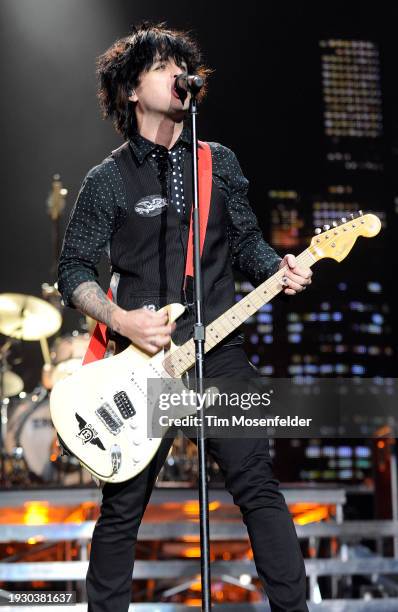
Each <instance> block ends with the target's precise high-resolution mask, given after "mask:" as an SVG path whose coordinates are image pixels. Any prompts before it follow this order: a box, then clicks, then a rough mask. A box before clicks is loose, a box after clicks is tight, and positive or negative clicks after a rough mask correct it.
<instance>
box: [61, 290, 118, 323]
mask: <svg viewBox="0 0 398 612" xmlns="http://www.w3.org/2000/svg"><path fill="white" fill-rule="evenodd" d="M72 302H73V304H74V305H75V306H76V308H78V309H79V310H81V311H82V312H83V313H84V314H86V315H88V316H89V317H92V318H93V319H96V320H97V321H101V323H105V325H107V326H108V327H110V326H111V315H112V312H113V311H114V310H116V309H117V306H116V304H114V303H113V302H111V301H110V299H109V298H108V297H107V295H106V294H105V293H104V291H103V290H102V289H101V287H100V286H99V285H98V283H96V282H95V281H86V282H84V283H81V284H80V285H79V286H78V287H76V289H75V290H74V292H73V294H72Z"/></svg>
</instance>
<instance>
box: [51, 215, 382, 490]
mask: <svg viewBox="0 0 398 612" xmlns="http://www.w3.org/2000/svg"><path fill="white" fill-rule="evenodd" d="M352 217H353V215H352ZM380 227H381V223H380V220H379V218H378V217H377V216H375V215H373V214H366V215H362V212H360V213H359V216H358V217H357V218H355V219H354V218H352V219H351V220H349V221H347V220H346V219H344V218H343V219H342V224H340V225H337V224H336V223H335V224H334V225H333V226H332V227H329V226H324V230H325V231H323V232H320V231H318V233H316V235H315V237H314V238H313V239H312V240H311V244H310V246H309V247H308V248H307V249H306V250H305V251H303V252H302V253H301V254H300V255H298V257H297V263H298V265H301V266H304V267H310V266H312V265H313V264H314V263H315V262H317V261H318V260H320V259H323V258H327V257H329V258H332V259H334V260H336V261H338V262H340V261H342V260H343V259H344V258H345V257H346V256H347V255H348V253H349V252H350V250H351V249H352V247H353V245H354V243H355V241H356V239H357V238H358V236H364V237H366V238H370V237H373V236H376V234H378V232H379V231H380ZM284 273H285V271H284V270H283V269H282V270H278V272H276V273H275V274H274V275H273V276H271V277H270V278H268V279H267V280H266V281H265V282H263V283H262V284H261V285H259V286H258V287H257V288H256V289H254V290H253V291H251V293H249V294H248V295H247V296H245V297H244V298H242V299H241V300H240V301H239V302H237V303H236V304H234V306H232V307H231V308H229V310H227V311H226V312H225V313H224V314H223V315H221V316H219V317H218V318H217V319H216V320H215V321H213V322H212V323H210V324H209V325H207V327H206V330H205V333H206V335H205V352H207V351H210V350H211V349H212V348H214V347H215V346H216V345H217V344H218V343H219V342H221V341H222V340H223V339H224V338H225V337H226V336H228V335H229V334H230V333H231V332H232V331H234V330H235V329H236V328H237V327H239V326H240V325H241V324H242V323H243V322H244V321H246V319H248V318H249V317H250V316H252V315H253V314H255V313H256V312H257V311H258V310H259V309H260V308H261V307H262V306H264V304H266V303H267V302H269V301H270V300H272V298H273V297H275V296H276V295H277V294H278V293H280V291H282V289H283V286H282V283H281V280H282V277H283V275H284ZM164 310H167V311H168V314H169V321H170V322H172V321H175V320H176V319H177V318H178V317H179V316H180V315H181V314H182V312H183V311H184V307H183V306H182V305H181V304H170V305H168V306H165V307H164ZM194 363H195V346H194V341H193V340H192V339H191V340H188V341H187V342H185V344H183V345H181V346H176V345H174V344H173V343H171V346H170V349H169V350H168V351H165V350H163V349H162V350H160V351H159V352H158V353H157V354H156V355H154V356H153V355H149V354H147V353H145V352H143V351H142V350H140V349H138V348H137V347H135V346H134V345H131V346H129V347H128V348H127V349H126V350H124V351H123V352H121V353H119V354H118V355H115V356H113V357H109V358H107V359H103V360H100V361H96V362H94V363H90V364H87V365H85V366H82V367H81V368H80V369H79V370H77V371H76V372H75V373H74V374H72V375H71V376H69V377H68V378H65V379H63V380H61V381H59V382H58V383H57V384H56V385H55V386H54V389H53V391H52V393H51V397H50V410H51V418H52V420H53V423H54V427H55V429H56V430H57V432H58V435H59V437H60V439H61V441H62V443H63V445H64V446H65V448H66V449H67V450H68V451H69V452H71V453H72V454H73V455H75V457H76V458H77V459H78V460H79V462H80V463H81V464H82V465H83V466H84V467H85V468H86V469H87V470H89V471H90V472H91V473H92V474H93V476H95V477H96V478H98V479H99V480H101V481H106V482H123V481H125V480H128V479H129V478H132V477H133V476H135V475H137V474H138V473H139V472H141V471H142V470H143V469H144V468H145V467H146V466H147V465H148V463H149V462H150V461H151V459H152V458H153V456H154V455H155V453H156V451H157V450H158V448H159V446H160V443H161V441H162V437H153V438H151V437H148V433H147V432H148V410H153V409H154V406H153V405H152V404H151V401H150V398H148V391H147V381H148V379H152V380H153V379H157V378H161V379H164V381H167V379H168V380H170V379H180V382H181V377H182V375H183V374H184V373H185V372H186V371H187V370H189V369H190V368H191V367H192V366H193V365H194ZM173 382H174V381H173ZM175 382H177V381H175ZM194 410H195V408H194ZM190 412H193V411H191V409H190V408H188V409H187V411H186V413H187V414H189V413H190ZM167 429H168V428H166V429H165V430H164V431H163V433H162V435H163V436H164V435H165V431H167Z"/></svg>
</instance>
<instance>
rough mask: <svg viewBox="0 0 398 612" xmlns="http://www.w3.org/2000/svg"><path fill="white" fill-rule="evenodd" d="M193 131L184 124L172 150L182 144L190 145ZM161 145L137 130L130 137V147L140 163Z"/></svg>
mask: <svg viewBox="0 0 398 612" xmlns="http://www.w3.org/2000/svg"><path fill="white" fill-rule="evenodd" d="M191 133H192V130H191V128H190V127H189V126H188V125H187V124H184V127H183V129H182V132H181V134H180V136H179V138H178V140H177V141H176V142H175V144H174V145H173V147H172V149H170V150H174V149H178V148H180V147H181V146H189V145H190V144H191ZM159 146H161V145H158V144H156V142H152V141H151V140H148V139H147V138H144V136H141V134H140V133H139V132H138V131H135V132H134V134H133V135H132V136H131V138H130V147H131V148H132V150H133V153H134V155H135V156H136V158H137V160H138V162H139V163H140V164H142V162H143V161H144V159H145V158H146V157H147V156H148V155H149V154H150V153H152V151H153V150H154V149H156V148H157V147H159Z"/></svg>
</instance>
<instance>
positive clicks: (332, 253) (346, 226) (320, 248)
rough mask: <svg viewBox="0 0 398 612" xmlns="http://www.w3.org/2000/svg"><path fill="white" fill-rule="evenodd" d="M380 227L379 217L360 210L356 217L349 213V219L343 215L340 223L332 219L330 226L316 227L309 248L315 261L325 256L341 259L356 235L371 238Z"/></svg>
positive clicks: (346, 253) (352, 243)
mask: <svg viewBox="0 0 398 612" xmlns="http://www.w3.org/2000/svg"><path fill="white" fill-rule="evenodd" d="M380 228H381V222H380V219H379V217H377V216H376V215H373V214H366V215H364V214H363V213H362V211H361V210H360V211H359V212H358V216H357V217H355V215H353V214H352V215H350V220H347V219H346V218H345V217H343V218H342V219H341V223H340V224H339V223H337V222H336V221H333V224H332V225H331V226H330V225H324V226H323V231H322V229H320V228H317V229H316V230H315V236H314V238H313V239H312V240H311V246H310V247H309V250H310V252H311V254H312V255H313V257H314V258H315V259H316V260H317V261H318V260H319V259H324V258H325V257H330V258H331V259H335V260H336V261H342V260H343V259H344V258H345V257H346V256H347V255H348V253H349V252H350V251H351V249H352V247H353V246H354V244H355V241H356V239H357V238H358V236H363V237H364V238H373V236H376V235H377V234H378V233H379V231H380Z"/></svg>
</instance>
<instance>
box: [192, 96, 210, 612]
mask: <svg viewBox="0 0 398 612" xmlns="http://www.w3.org/2000/svg"><path fill="white" fill-rule="evenodd" d="M189 112H190V114H191V126H192V181H193V190H192V193H193V209H192V221H193V263H194V266H193V267H194V301H195V324H194V334H193V339H194V343H195V391H196V394H200V395H196V400H197V410H198V411H199V412H200V413H201V414H200V416H201V418H200V420H199V423H200V424H199V425H198V427H197V433H196V435H197V448H198V463H199V515H200V568H201V585H202V589H201V594H202V612H210V610H211V577H210V543H209V541H210V538H209V498H208V490H207V471H206V440H205V426H204V423H205V419H204V417H203V412H204V411H203V408H200V406H199V403H198V397H203V392H204V390H203V375H204V345H205V326H204V324H203V283H202V269H201V262H200V225H199V187H198V138H197V132H196V115H197V99H196V94H195V93H193V92H192V94H191V100H190V106H189Z"/></svg>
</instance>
